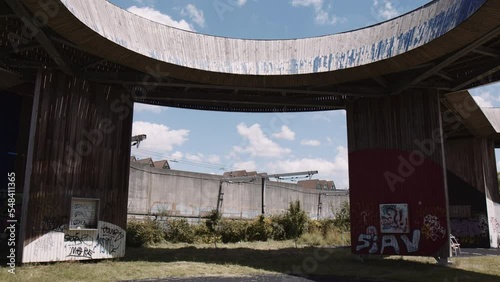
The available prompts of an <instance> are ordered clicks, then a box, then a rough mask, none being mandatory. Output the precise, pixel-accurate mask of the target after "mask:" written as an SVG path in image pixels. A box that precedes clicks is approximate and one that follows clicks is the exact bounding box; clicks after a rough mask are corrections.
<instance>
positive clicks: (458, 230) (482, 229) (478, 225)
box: [450, 218, 489, 237]
mask: <svg viewBox="0 0 500 282" xmlns="http://www.w3.org/2000/svg"><path fill="white" fill-rule="evenodd" d="M450 223H451V230H452V232H453V235H455V236H457V237H488V232H489V230H488V222H484V219H483V218H476V219H462V220H460V219H452V220H451V221H450Z"/></svg>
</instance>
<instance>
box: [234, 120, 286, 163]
mask: <svg viewBox="0 0 500 282" xmlns="http://www.w3.org/2000/svg"><path fill="white" fill-rule="evenodd" d="M237 130H238V133H239V134H240V135H241V136H242V137H243V138H244V140H245V142H246V143H247V144H246V146H244V147H241V146H234V147H233V152H236V153H240V154H242V153H246V154H250V155H252V156H257V157H280V156H283V155H286V154H289V153H290V152H291V150H290V149H287V148H282V147H281V146H280V145H279V144H277V143H275V142H273V141H272V140H271V139H269V138H268V137H267V136H266V135H265V134H264V132H263V131H262V129H261V128H260V124H258V123H256V124H254V125H252V126H250V127H248V126H247V125H246V124H244V123H240V124H239V125H238V126H237Z"/></svg>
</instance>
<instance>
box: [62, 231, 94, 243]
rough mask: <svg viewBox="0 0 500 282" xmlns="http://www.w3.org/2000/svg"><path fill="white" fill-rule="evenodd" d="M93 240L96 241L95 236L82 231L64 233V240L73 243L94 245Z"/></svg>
mask: <svg viewBox="0 0 500 282" xmlns="http://www.w3.org/2000/svg"><path fill="white" fill-rule="evenodd" d="M92 241H94V238H92V236H90V235H88V234H82V235H80V233H78V232H77V233H75V234H74V235H71V234H64V242H70V243H73V245H81V244H85V245H88V246H90V245H92Z"/></svg>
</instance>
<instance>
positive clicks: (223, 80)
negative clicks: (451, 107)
mask: <svg viewBox="0 0 500 282" xmlns="http://www.w3.org/2000/svg"><path fill="white" fill-rule="evenodd" d="M22 2H23V3H24V4H25V5H26V6H27V7H28V8H29V9H30V10H31V11H32V12H33V13H36V12H43V9H42V7H40V4H39V1H37V0H22ZM60 2H61V4H62V5H61V6H60V7H59V10H58V13H57V15H55V16H54V17H50V18H49V26H50V27H51V28H52V29H54V30H55V31H56V32H58V33H59V34H61V35H63V36H64V37H66V38H67V39H68V40H71V41H72V42H74V43H75V44H77V45H79V46H81V47H82V48H83V49H85V50H86V51H88V52H89V53H91V54H94V55H97V56H100V57H102V58H105V59H109V60H111V61H113V62H116V63H120V64H123V65H125V66H129V67H132V68H134V69H137V70H141V71H144V72H146V73H147V72H148V71H147V70H148V69H149V70H150V71H151V70H152V69H153V70H154V69H157V68H159V69H161V71H162V73H164V74H168V75H169V76H171V77H174V78H178V79H184V80H187V81H193V82H199V83H211V84H220V85H239V86H245V85H246V86H255V85H259V86H265V87H277V86H288V87H290V86H299V85H311V84H317V83H323V84H324V83H325V81H328V82H329V83H335V82H343V81H352V80H356V79H360V78H364V77H365V78H366V77H372V76H377V75H381V74H385V73H391V72H397V71H401V70H404V69H409V68H412V67H415V66H417V65H419V64H422V63H425V62H428V61H431V60H433V59H436V58H438V57H440V56H443V55H446V54H449V53H450V52H452V51H454V50H457V49H460V48H462V47H464V46H466V45H467V44H469V43H471V42H473V41H474V40H477V38H480V37H481V36H482V35H484V34H485V33H486V32H488V31H490V30H491V29H493V27H495V26H497V25H498V22H497V20H496V18H495V13H494V12H495V11H498V10H500V8H499V7H500V3H499V1H494V0H437V1H434V2H432V3H430V4H428V5H426V6H423V7H421V8H419V9H417V10H415V11H413V12H410V13H408V14H406V15H403V16H401V17H398V18H395V19H393V20H390V21H387V22H384V23H381V24H378V25H375V26H371V27H367V28H363V29H359V30H354V31H350V32H345V33H339V34H334V35H328V36H322V37H314V38H304V39H292V40H244V39H234V38H224V37H216V36H209V35H203V34H198V33H193V32H188V31H183V30H179V29H175V28H172V27H169V26H165V25H162V24H159V23H155V22H152V21H149V20H147V19H144V18H142V17H140V16H137V15H134V14H132V13H129V12H127V11H125V10H122V9H121V8H119V7H116V6H114V5H113V4H110V3H109V2H107V1H103V0H61V1H60ZM478 23H481V24H478Z"/></svg>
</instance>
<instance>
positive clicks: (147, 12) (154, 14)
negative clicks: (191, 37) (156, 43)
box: [127, 6, 194, 31]
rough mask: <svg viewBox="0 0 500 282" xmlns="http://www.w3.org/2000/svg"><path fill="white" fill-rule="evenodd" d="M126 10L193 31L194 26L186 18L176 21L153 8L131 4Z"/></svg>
mask: <svg viewBox="0 0 500 282" xmlns="http://www.w3.org/2000/svg"><path fill="white" fill-rule="evenodd" d="M127 11H129V12H131V13H134V14H136V15H139V16H141V17H143V18H146V19H149V20H152V21H155V22H158V23H161V24H164V25H168V26H171V27H175V28H180V29H184V30H188V31H194V28H193V27H192V26H191V24H189V23H188V22H187V21H186V20H180V21H176V20H174V19H172V17H171V16H169V15H166V14H163V13H162V12H160V11H158V10H155V9H154V8H151V7H140V8H139V7H137V6H132V7H129V8H128V9H127Z"/></svg>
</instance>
